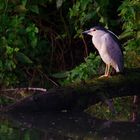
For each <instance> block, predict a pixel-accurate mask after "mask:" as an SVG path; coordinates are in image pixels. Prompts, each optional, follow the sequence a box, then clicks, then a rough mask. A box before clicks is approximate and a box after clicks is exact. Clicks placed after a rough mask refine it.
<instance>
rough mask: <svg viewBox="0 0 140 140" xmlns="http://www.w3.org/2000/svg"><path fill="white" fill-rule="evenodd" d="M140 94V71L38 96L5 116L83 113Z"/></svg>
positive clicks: (51, 90) (49, 91) (21, 103)
mask: <svg viewBox="0 0 140 140" xmlns="http://www.w3.org/2000/svg"><path fill="white" fill-rule="evenodd" d="M139 94H140V68H133V69H127V70H126V71H125V73H124V74H123V75H121V74H120V75H115V76H112V77H110V78H101V79H99V78H94V79H92V80H90V81H85V82H82V83H75V84H72V85H69V86H66V87H59V88H55V89H50V90H48V91H47V92H46V93H45V94H39V93H35V94H34V95H31V96H29V97H26V98H24V99H22V100H20V101H19V102H17V103H14V104H12V105H10V106H8V107H6V108H4V109H3V110H1V111H2V112H36V111H37V112H42V111H43V112H48V111H66V110H67V111H83V110H84V109H86V108H88V107H89V106H91V105H94V104H96V103H98V102H99V101H105V100H107V99H109V98H114V97H121V96H132V95H139Z"/></svg>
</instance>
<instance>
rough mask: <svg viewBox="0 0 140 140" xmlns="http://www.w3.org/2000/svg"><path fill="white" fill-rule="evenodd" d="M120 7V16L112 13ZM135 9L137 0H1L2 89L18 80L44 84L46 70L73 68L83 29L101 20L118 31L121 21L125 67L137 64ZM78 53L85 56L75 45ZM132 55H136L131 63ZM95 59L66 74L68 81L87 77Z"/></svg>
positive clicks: (138, 21) (139, 50)
mask: <svg viewBox="0 0 140 140" xmlns="http://www.w3.org/2000/svg"><path fill="white" fill-rule="evenodd" d="M118 7H119V12H120V14H119V15H120V17H118V15H117V14H118V13H117V12H116V9H117V8H118ZM139 7H140V4H139V1H138V0H132V1H130V0H124V1H123V3H121V2H118V0H114V1H109V0H94V1H93V0H76V1H73V2H71V1H69V0H40V1H38V0H10V1H7V0H0V21H1V22H0V54H1V55H0V79H1V80H0V87H3V86H4V87H5V86H15V85H17V84H20V85H22V86H23V85H26V86H29V85H30V86H32V85H36V86H45V87H46V85H49V83H48V81H47V78H46V77H48V75H50V73H51V74H52V73H54V72H55V73H56V72H60V71H66V70H67V69H71V68H72V67H73V66H75V64H77V63H80V61H79V60H81V58H83V57H84V56H82V55H81V56H76V57H75V52H76V51H77V50H76V49H75V48H76V47H77V46H81V48H82V45H81V44H82V43H81V42H82V39H81V38H80V37H81V32H82V31H83V30H85V29H86V28H90V27H92V26H94V25H97V24H101V25H103V26H106V27H109V28H111V30H112V31H114V32H115V31H117V33H118V34H120V33H121V30H118V28H119V29H121V24H120V21H121V20H120V19H122V23H123V28H122V29H123V30H124V32H123V33H122V34H121V37H122V38H124V37H125V38H127V39H126V40H125V42H124V46H125V54H126V55H125V62H126V66H127V67H132V66H138V65H139V64H140V63H139V62H140V57H139V53H140V47H139V46H140V31H139V27H140V26H139V24H140V16H139V14H140V13H139ZM79 52H80V53H79ZM81 52H82V53H81ZM78 54H83V50H82V49H78ZM134 56H136V58H134ZM77 58H78V59H77ZM132 59H135V61H133V63H132V61H130V60H132ZM93 62H94V61H89V60H88V59H87V60H86V64H84V63H83V64H81V65H80V66H79V67H76V68H75V69H74V70H72V71H71V72H68V73H69V74H68V75H69V76H68V77H69V78H67V81H69V82H71V81H74V80H82V79H83V80H85V79H87V78H88V77H91V76H92V75H94V74H95V73H96V72H95V69H97V67H98V66H97V64H96V63H98V62H96V63H94V64H93ZM90 63H91V64H90ZM90 66H91V67H92V68H93V69H92V68H91V67H90ZM94 67H96V68H94ZM78 72H80V74H79V75H80V76H79V75H78V74H77V73H78ZM92 72H93V74H92ZM40 81H41V82H40Z"/></svg>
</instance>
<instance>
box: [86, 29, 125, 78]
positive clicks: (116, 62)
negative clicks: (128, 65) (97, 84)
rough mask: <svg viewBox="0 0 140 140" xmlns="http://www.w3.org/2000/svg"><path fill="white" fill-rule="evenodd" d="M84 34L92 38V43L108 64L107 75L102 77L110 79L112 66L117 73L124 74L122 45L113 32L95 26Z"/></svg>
mask: <svg viewBox="0 0 140 140" xmlns="http://www.w3.org/2000/svg"><path fill="white" fill-rule="evenodd" d="M83 33H85V34H89V35H91V36H92V43H93V45H94V46H95V48H96V49H97V50H98V52H99V54H100V56H101V58H102V60H103V61H104V63H105V64H106V68H105V74H104V75H103V76H101V77H104V76H105V77H108V76H109V75H110V66H112V67H113V68H114V69H115V71H116V72H117V73H120V72H123V68H124V64H123V53H122V50H121V44H120V42H119V39H118V37H117V36H116V35H115V34H114V33H113V32H111V31H109V30H107V29H105V28H103V27H100V26H95V27H93V28H91V29H90V30H87V31H84V32H83Z"/></svg>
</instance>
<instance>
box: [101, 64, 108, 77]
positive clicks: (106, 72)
mask: <svg viewBox="0 0 140 140" xmlns="http://www.w3.org/2000/svg"><path fill="white" fill-rule="evenodd" d="M109 70H110V64H106V68H105V74H104V75H102V76H100V77H99V78H102V77H109V76H110V71H109Z"/></svg>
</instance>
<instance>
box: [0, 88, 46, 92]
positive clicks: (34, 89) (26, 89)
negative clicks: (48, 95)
mask: <svg viewBox="0 0 140 140" xmlns="http://www.w3.org/2000/svg"><path fill="white" fill-rule="evenodd" d="M18 90H25V91H40V92H46V91H47V89H44V88H32V87H26V88H11V89H2V90H0V92H8V91H18Z"/></svg>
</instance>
